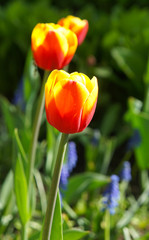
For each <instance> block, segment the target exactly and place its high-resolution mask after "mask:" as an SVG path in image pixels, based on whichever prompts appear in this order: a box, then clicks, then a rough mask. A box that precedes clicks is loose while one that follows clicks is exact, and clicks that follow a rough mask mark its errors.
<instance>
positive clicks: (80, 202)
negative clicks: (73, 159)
mask: <svg viewBox="0 0 149 240" xmlns="http://www.w3.org/2000/svg"><path fill="white" fill-rule="evenodd" d="M145 6H147V7H146V8H144V7H145ZM74 12H75V15H76V16H79V17H81V18H83V19H87V20H88V21H89V31H88V34H87V37H86V40H85V41H84V43H83V44H82V45H81V46H79V48H78V50H77V53H76V55H75V56H74V58H73V60H72V62H71V64H70V66H69V72H72V71H78V72H84V73H86V74H87V75H88V76H89V77H92V76H93V75H95V76H97V77H98V82H99V100H98V103H97V109H96V112H95V115H94V119H93V121H92V123H91V124H90V128H88V129H86V130H85V131H84V132H83V133H80V134H76V135H74V136H70V138H72V139H71V140H74V141H75V142H76V143H77V151H78V165H77V167H76V168H75V169H74V172H73V173H72V175H71V176H70V178H69V180H68V186H67V188H66V189H65V190H64V191H62V192H61V193H62V197H63V199H62V202H60V199H59V197H58V198H57V202H56V208H55V213H54V222H53V227H52V235H51V240H53V239H54V240H56V239H58V240H62V239H63V240H67V239H72V240H77V239H78V240H79V239H82V240H83V239H84V240H87V239H93V240H97V239H104V230H105V225H106V221H105V218H104V212H103V204H102V202H103V197H102V193H103V191H104V189H105V187H106V185H107V184H108V183H109V181H110V178H109V176H110V175H111V174H113V173H115V174H119V171H120V169H121V166H122V163H123V162H124V161H130V163H131V166H132V182H131V183H130V184H127V189H125V190H124V192H123V199H122V198H120V201H119V207H118V208H117V209H116V214H115V215H113V216H111V219H110V221H111V229H110V230H111V240H118V239H123V238H124V239H126V240H130V239H138V240H147V239H148V238H149V233H148V227H149V226H148V222H149V217H148V211H149V210H148V202H149V200H148V194H149V189H148V186H147V185H148V172H147V171H148V168H149V162H148V159H149V151H148V142H149V141H148V135H149V90H148V88H149V55H148V54H149V52H148V50H149V21H148V19H149V9H148V1H147V0H142V1H139V0H135V1H131V2H130V1H128V0H120V1H116V0H115V1H110V0H102V1H95V0H93V1H92V2H90V1H88V0H87V1H84V0H83V1H74V0H73V1H71V2H70V1H68V0H64V1H62V2H61V1H58V2H54V1H52V0H51V1H48V0H44V1H38V0H34V1H23V0H22V1H18V0H15V1H7V4H6V1H2V6H1V7H0V32H1V34H0V62H1V64H0V73H1V80H0V89H1V96H0V136H1V137H0V239H2V240H6V239H10V240H11V239H13V240H20V239H22V236H21V231H22V230H21V229H22V225H24V226H25V225H26V223H27V225H28V233H29V234H28V235H29V236H28V239H29V240H34V239H40V237H41V232H42V230H41V229H42V223H43V219H44V216H45V212H46V206H47V192H48V191H49V185H50V183H51V176H52V173H53V168H54V164H55V156H56V153H57V146H58V142H59V136H58V131H57V130H55V129H53V128H52V127H51V126H49V125H48V126H46V123H45V113H44V114H43V116H42V124H41V128H40V134H39V138H38V143H37V151H36V161H35V169H34V172H33V183H32V186H31V191H30V192H28V191H29V190H28V184H27V174H28V161H29V160H28V157H29V153H30V143H31V136H32V128H33V120H34V115H35V111H36V108H37V101H38V96H39V92H40V87H41V84H42V80H41V79H42V76H43V72H42V71H41V70H40V71H38V70H39V69H38V68H37V67H36V66H35V64H34V61H33V58H32V54H31V49H30V36H31V32H32V29H33V27H34V26H35V25H36V24H37V23H38V22H55V23H56V22H57V21H58V20H59V19H60V18H61V17H64V16H66V15H68V14H74ZM24 66H25V67H24ZM20 79H22V82H23V91H22V92H21V96H22V97H23V103H24V104H23V107H22V108H21V105H20V103H16V102H14V99H13V97H14V95H15V89H16V88H17V85H18V83H19V82H20ZM127 103H128V104H127ZM134 129H138V130H139V132H140V135H141V143H140V145H139V146H137V147H133V149H131V150H129V152H128V149H127V142H128V140H129V138H130V137H131V135H132V132H133V130H134ZM14 130H15V132H14ZM144 176H145V177H144ZM140 178H141V181H140ZM120 184H121V183H120Z"/></svg>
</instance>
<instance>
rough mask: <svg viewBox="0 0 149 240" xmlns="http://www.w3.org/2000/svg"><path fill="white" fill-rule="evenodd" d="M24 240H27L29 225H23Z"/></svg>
mask: <svg viewBox="0 0 149 240" xmlns="http://www.w3.org/2000/svg"><path fill="white" fill-rule="evenodd" d="M21 239H22V240H27V224H25V225H22V237H21Z"/></svg>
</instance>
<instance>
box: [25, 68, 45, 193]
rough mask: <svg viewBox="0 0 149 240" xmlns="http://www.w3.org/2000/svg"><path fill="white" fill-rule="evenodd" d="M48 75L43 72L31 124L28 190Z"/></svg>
mask: <svg viewBox="0 0 149 240" xmlns="http://www.w3.org/2000/svg"><path fill="white" fill-rule="evenodd" d="M48 75H49V71H45V72H44V77H43V82H42V87H41V91H40V96H39V100H38V105H37V108H36V113H35V118H34V122H33V134H32V139H31V146H30V153H29V169H28V176H27V181H28V186H29V189H30V185H31V182H32V176H33V169H34V164H35V156H36V148H37V141H38V135H39V130H40V124H41V118H42V114H43V109H44V102H45V94H44V92H45V83H46V81H47V78H48Z"/></svg>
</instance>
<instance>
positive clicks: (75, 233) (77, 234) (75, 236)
mask: <svg viewBox="0 0 149 240" xmlns="http://www.w3.org/2000/svg"><path fill="white" fill-rule="evenodd" d="M87 234H88V232H85V231H82V230H80V229H76V228H74V229H69V230H66V231H64V240H69V239H72V240H79V239H82V237H84V236H86V235H87Z"/></svg>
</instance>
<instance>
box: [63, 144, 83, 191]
mask: <svg viewBox="0 0 149 240" xmlns="http://www.w3.org/2000/svg"><path fill="white" fill-rule="evenodd" d="M77 160H78V155H77V149H76V144H75V143H74V142H69V144H68V154H67V161H66V163H65V164H64V165H63V167H62V171H61V177H60V184H59V185H60V188H61V189H63V190H65V189H66V187H67V184H68V178H69V176H70V173H71V172H72V170H73V169H74V168H75V166H76V164H77Z"/></svg>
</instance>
